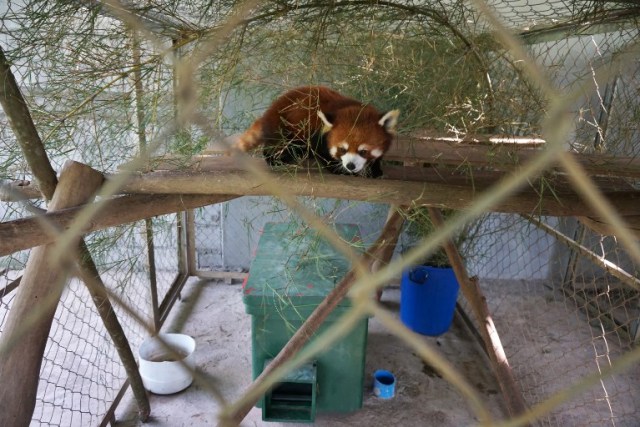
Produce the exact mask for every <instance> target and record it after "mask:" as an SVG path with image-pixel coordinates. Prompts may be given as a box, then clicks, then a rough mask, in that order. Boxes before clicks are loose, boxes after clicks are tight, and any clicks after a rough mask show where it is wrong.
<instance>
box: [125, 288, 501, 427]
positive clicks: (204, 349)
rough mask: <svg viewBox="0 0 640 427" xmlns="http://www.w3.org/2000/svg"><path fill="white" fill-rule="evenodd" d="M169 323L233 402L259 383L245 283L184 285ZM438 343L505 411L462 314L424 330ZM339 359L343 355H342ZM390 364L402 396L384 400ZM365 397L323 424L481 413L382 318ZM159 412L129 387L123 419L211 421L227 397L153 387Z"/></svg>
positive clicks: (374, 324)
mask: <svg viewBox="0 0 640 427" xmlns="http://www.w3.org/2000/svg"><path fill="white" fill-rule="evenodd" d="M182 297H183V298H182V300H181V301H179V302H178V303H177V306H176V307H175V309H174V311H173V316H171V317H170V318H169V319H168V321H167V323H166V325H165V328H164V329H163V331H165V332H182V333H186V334H189V335H191V336H193V337H194V338H195V340H196V342H197V350H196V360H197V364H198V367H199V368H200V369H201V370H202V371H204V372H205V373H206V374H207V375H208V376H210V380H209V381H214V383H215V386H216V387H217V388H218V390H220V391H221V393H222V394H223V395H224V398H225V399H226V400H227V401H228V402H232V401H234V400H235V399H237V398H238V397H239V396H241V395H242V393H243V391H244V390H245V388H246V387H247V386H248V385H249V384H250V383H251V330H250V328H251V322H250V316H249V315H248V314H246V313H245V308H244V304H243V302H242V295H241V287H240V286H239V285H227V284H223V283H221V282H216V281H198V280H192V281H190V282H189V283H187V285H186V286H185V289H184V291H183V292H182ZM399 298H400V292H399V290H398V289H387V290H385V292H384V295H383V297H382V303H383V304H384V305H385V306H386V307H387V308H388V309H389V310H391V311H392V312H393V313H394V314H396V315H397V314H398V308H399ZM424 340H425V341H427V342H428V343H430V344H431V345H433V346H434V347H436V348H437V349H438V350H439V351H440V352H441V354H443V355H444V356H445V357H446V358H447V359H449V361H450V362H451V363H453V364H454V365H455V366H456V368H457V369H458V370H459V372H460V373H462V374H463V375H464V377H465V378H466V379H467V381H469V382H470V383H471V384H472V385H473V386H474V387H476V389H477V390H478V391H479V392H481V393H482V394H483V395H484V397H485V399H484V401H485V402H486V404H487V405H488V407H489V409H490V410H491V411H492V413H493V416H494V417H496V418H501V417H502V414H503V407H502V403H501V397H500V394H499V388H498V385H497V384H496V382H495V380H494V378H493V376H492V374H491V372H490V370H489V368H488V365H487V363H486V361H485V356H484V355H483V354H481V351H480V349H479V347H478V346H477V345H476V344H475V343H474V341H473V340H472V338H471V337H470V336H469V335H468V333H467V332H466V329H465V327H464V326H463V325H462V322H461V321H460V320H459V319H456V320H455V321H454V324H453V326H452V328H451V330H450V331H449V332H447V333H446V334H444V335H442V336H441V337H438V338H433V337H424ZM336 363H340V362H339V361H337V362H336ZM376 369H388V370H390V371H392V372H393V373H394V374H395V376H396V379H397V389H396V397H395V398H393V399H391V400H381V399H378V398H376V397H375V396H373V394H372V387H371V382H372V380H371V378H372V374H373V372H374V371H375V370H376ZM365 378H366V383H365V386H364V404H363V408H362V409H361V410H359V411H356V412H353V413H350V414H325V413H319V414H318V415H317V416H316V421H315V424H314V425H316V426H331V427H334V426H367V427H372V426H403V427H410V426H430V425H432V426H436V425H437V426H439V427H447V426H452V427H453V426H455V427H459V426H468V425H475V424H477V419H476V418H475V416H474V414H473V413H472V411H471V410H470V408H469V405H468V404H467V403H466V402H465V399H464V398H463V397H462V395H461V394H460V393H458V392H457V391H456V389H455V388H454V387H453V386H452V385H450V384H449V383H448V382H447V381H445V380H444V379H442V378H440V377H439V376H438V374H437V373H435V372H434V370H433V369H432V368H430V367H429V366H428V365H425V364H424V363H423V361H422V360H421V359H420V358H419V357H418V356H416V354H415V352H414V351H413V350H412V349H411V348H409V346H408V345H407V344H405V343H404V342H402V341H401V340H400V339H398V338H396V337H395V336H393V335H391V334H390V333H389V332H387V331H386V330H385V329H384V328H383V327H382V325H381V324H380V323H379V322H378V321H377V320H376V319H375V318H373V319H370V320H369V336H368V345H367V352H366V364H365ZM150 401H151V419H150V420H149V421H148V422H147V423H145V424H142V423H140V422H139V421H138V419H137V414H136V407H135V403H134V401H133V398H132V395H131V392H130V391H128V392H127V394H126V396H125V398H124V400H123V401H122V403H121V404H120V407H119V408H118V410H117V411H116V418H117V422H116V424H115V425H116V426H122V427H124V426H142V425H144V426H149V427H155V426H162V427H165V426H166V427H169V426H170V427H178V426H211V425H215V424H216V422H217V419H218V418H217V416H218V411H219V408H220V404H219V403H218V402H217V401H216V400H215V399H214V398H213V397H212V395H211V394H210V392H208V391H207V390H206V389H204V388H203V387H202V386H201V385H199V384H197V383H194V384H192V385H191V386H190V387H189V388H187V389H186V390H184V391H182V392H180V393H177V394H174V395H170V396H159V395H153V394H150ZM242 425H243V426H262V425H268V426H279V425H282V426H288V427H294V426H297V425H300V426H305V425H309V424H293V423H273V422H270V423H266V422H263V421H262V419H261V410H260V409H258V408H254V409H253V410H252V411H251V412H250V413H249V415H248V416H247V417H246V419H245V420H244V422H243V423H242Z"/></svg>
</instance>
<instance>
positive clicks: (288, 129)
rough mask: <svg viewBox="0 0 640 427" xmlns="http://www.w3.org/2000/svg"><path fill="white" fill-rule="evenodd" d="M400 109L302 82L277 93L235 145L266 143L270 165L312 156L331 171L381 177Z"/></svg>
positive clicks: (244, 147) (250, 146) (247, 147)
mask: <svg viewBox="0 0 640 427" xmlns="http://www.w3.org/2000/svg"><path fill="white" fill-rule="evenodd" d="M399 113H400V112H399V111H398V110H392V111H389V112H387V113H384V114H382V113H380V112H379V111H378V110H376V109H375V108H374V107H373V106H371V105H368V104H363V103H361V102H359V101H356V100H355V99H351V98H347V97H346V96H343V95H341V94H340V93H338V92H336V91H334V90H331V89H329V88H327V87H323V86H305V87H299V88H296V89H292V90H290V91H288V92H286V93H285V94H284V95H282V96H280V97H279V98H277V99H276V100H275V101H274V102H273V104H271V106H270V107H269V108H268V109H267V110H266V111H265V113H264V114H263V115H262V117H260V118H259V119H257V120H256V121H255V122H254V123H253V124H252V125H251V127H250V128H249V129H248V130H247V131H246V132H245V133H244V134H242V135H241V136H240V138H239V140H238V141H237V144H236V147H237V148H238V149H240V150H242V151H249V150H252V149H254V148H256V147H258V146H263V152H264V155H265V158H266V160H267V162H268V163H269V164H270V165H271V166H274V165H276V164H278V163H296V162H298V161H299V160H300V159H301V158H307V159H310V160H316V161H318V162H319V163H320V165H321V166H323V167H324V168H326V169H327V170H329V171H331V172H332V173H336V174H358V175H362V176H369V177H373V178H377V177H379V176H381V175H382V169H381V167H380V160H381V158H382V156H383V155H384V154H385V153H386V152H387V150H388V149H389V147H390V145H391V141H392V139H393V137H394V135H395V133H396V124H397V122H398V115H399Z"/></svg>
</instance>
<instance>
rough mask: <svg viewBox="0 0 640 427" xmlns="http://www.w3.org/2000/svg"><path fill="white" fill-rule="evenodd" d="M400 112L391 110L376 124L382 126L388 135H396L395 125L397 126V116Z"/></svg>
mask: <svg viewBox="0 0 640 427" xmlns="http://www.w3.org/2000/svg"><path fill="white" fill-rule="evenodd" d="M399 115H400V110H391V111H389V112H388V113H386V114H384V115H383V116H382V118H381V119H380V120H379V121H378V124H379V125H380V126H382V127H383V128H384V129H385V130H386V131H387V132H389V133H396V125H397V124H398V116H399Z"/></svg>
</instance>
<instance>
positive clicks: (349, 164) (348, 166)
mask: <svg viewBox="0 0 640 427" xmlns="http://www.w3.org/2000/svg"><path fill="white" fill-rule="evenodd" d="M355 168H356V165H354V164H353V163H351V162H349V163H347V169H349V170H350V171H352V170H354V169H355Z"/></svg>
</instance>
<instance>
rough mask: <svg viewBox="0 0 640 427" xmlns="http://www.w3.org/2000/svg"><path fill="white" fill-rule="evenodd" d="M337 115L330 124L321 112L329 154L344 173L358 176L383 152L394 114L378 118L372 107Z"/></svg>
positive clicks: (387, 142) (393, 126) (385, 150)
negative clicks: (337, 162)
mask: <svg viewBox="0 0 640 427" xmlns="http://www.w3.org/2000/svg"><path fill="white" fill-rule="evenodd" d="M353 110H355V111H339V112H338V114H336V117H332V118H331V119H332V121H330V119H328V118H327V117H326V116H325V115H324V114H323V113H322V112H319V113H318V115H319V116H320V118H321V119H322V121H323V122H324V126H325V127H324V132H325V139H326V142H327V148H328V150H329V154H330V155H331V157H333V158H334V159H336V160H338V161H340V163H341V165H342V168H343V169H344V171H345V172H347V173H352V174H357V173H360V172H361V171H362V170H363V169H364V168H365V167H366V166H367V164H369V163H371V162H374V161H375V160H376V159H379V158H380V157H382V156H383V155H384V153H386V152H387V150H388V149H389V146H390V145H391V140H392V139H393V135H394V134H395V126H396V123H397V119H398V114H399V111H398V110H393V111H390V112H388V113H386V114H384V115H380V113H378V112H377V111H376V110H375V109H373V107H365V108H364V109H363V108H361V107H358V108H355V109H353Z"/></svg>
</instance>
